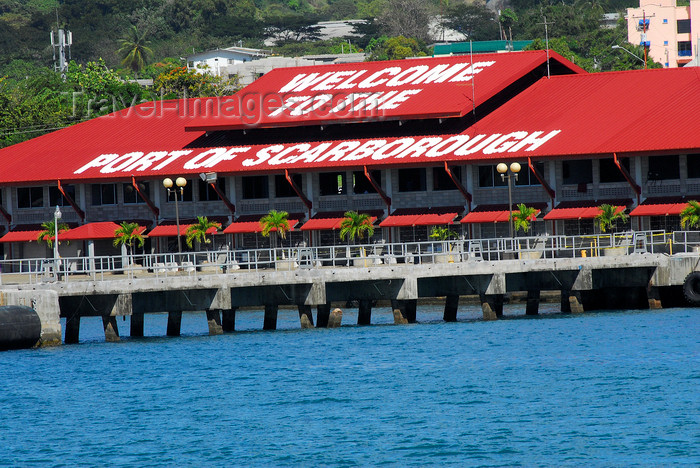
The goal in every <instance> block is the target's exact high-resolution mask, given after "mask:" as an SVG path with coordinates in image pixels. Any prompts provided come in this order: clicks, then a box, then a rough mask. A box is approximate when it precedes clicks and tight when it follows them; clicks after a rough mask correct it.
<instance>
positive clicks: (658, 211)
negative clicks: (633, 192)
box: [630, 203, 688, 216]
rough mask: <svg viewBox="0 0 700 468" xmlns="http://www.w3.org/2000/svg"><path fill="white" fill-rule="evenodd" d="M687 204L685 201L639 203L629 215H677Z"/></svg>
mask: <svg viewBox="0 0 700 468" xmlns="http://www.w3.org/2000/svg"><path fill="white" fill-rule="evenodd" d="M686 206H688V204H687V203H658V204H649V205H644V204H643V205H639V206H638V207H636V208H635V209H633V210H632V211H631V212H630V216H669V215H679V214H681V211H683V209H685V207H686Z"/></svg>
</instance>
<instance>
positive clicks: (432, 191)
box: [0, 51, 700, 258]
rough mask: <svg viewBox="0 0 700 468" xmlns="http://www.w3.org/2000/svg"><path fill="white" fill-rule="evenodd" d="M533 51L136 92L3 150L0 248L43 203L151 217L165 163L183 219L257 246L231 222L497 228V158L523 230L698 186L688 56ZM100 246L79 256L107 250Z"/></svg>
mask: <svg viewBox="0 0 700 468" xmlns="http://www.w3.org/2000/svg"><path fill="white" fill-rule="evenodd" d="M549 56H550V57H551V58H550V60H549V64H547V54H546V52H544V51H529V52H511V53H503V54H483V55H475V56H474V57H473V60H472V59H471V58H470V57H468V56H455V57H437V58H422V59H415V60H402V61H393V62H373V63H354V64H338V65H323V66H318V67H301V68H286V69H278V70H274V71H272V72H270V73H268V74H266V75H264V76H263V77H261V78H260V79H259V80H257V81H255V82H254V83H253V84H251V85H250V86H248V87H246V88H245V89H243V90H242V91H240V92H239V93H237V94H236V95H234V96H226V97H218V98H206V99H182V100H171V101H162V102H152V103H146V104H141V105H139V106H136V107H134V108H129V109H124V110H122V111H120V112H116V113H113V114H110V115H107V116H103V117H99V118H97V119H94V120H91V121H88V122H84V123H80V124H77V125H75V126H72V127H69V128H66V129H63V130H59V131H56V132H54V133H50V134H47V135H44V136H41V137H38V138H35V139H33V140H30V141H27V142H24V143H20V144H17V145H14V146H11V147H8V148H4V149H2V150H0V206H1V207H2V209H1V210H0V214H2V217H0V230H1V231H2V233H3V234H4V233H7V232H8V231H9V232H11V235H10V236H9V237H8V238H7V242H2V241H3V239H0V248H2V249H4V250H3V254H4V256H5V258H23V257H25V258H26V257H27V256H34V257H36V256H39V255H47V256H49V255H48V254H49V253H48V252H47V251H46V250H45V247H43V245H42V246H40V247H36V243H32V242H17V241H14V240H13V239H15V238H16V239H20V238H21V236H19V237H16V236H15V237H12V236H13V235H14V234H12V231H13V230H15V229H17V230H20V229H21V228H22V226H27V225H37V224H38V223H41V222H44V221H48V220H51V219H53V217H52V216H53V210H54V208H55V206H56V205H60V206H61V207H62V212H63V216H64V217H63V220H64V221H66V222H68V223H73V224H74V225H77V224H88V223H98V222H107V221H112V222H120V221H123V220H133V219H139V220H150V221H149V223H147V224H150V225H149V226H148V228H154V227H156V226H157V225H163V224H165V225H167V224H168V223H171V222H172V220H173V219H174V218H175V203H174V200H173V198H172V196H171V197H168V196H167V192H166V189H165V188H164V187H163V179H165V178H166V177H167V178H172V179H176V178H178V177H182V178H184V179H185V180H186V181H187V184H186V185H185V187H184V188H183V190H182V198H181V199H179V202H178V206H179V213H180V216H181V217H182V218H183V219H194V218H196V217H197V216H207V217H209V218H210V219H212V218H217V219H222V218H224V219H227V220H228V222H227V223H225V225H224V226H223V227H224V228H225V230H224V233H225V234H224V235H219V236H215V243H216V244H217V245H216V246H217V247H221V246H224V245H228V246H229V247H230V248H238V247H240V248H254V247H261V246H264V245H268V242H269V240H268V239H263V238H262V237H260V234H259V233H258V232H256V231H257V228H256V227H255V226H254V224H246V223H255V222H256V220H258V219H259V218H260V217H262V216H263V215H265V214H266V213H267V212H268V211H269V210H272V209H275V210H278V211H279V210H283V211H287V212H288V213H290V217H289V219H293V220H294V221H295V222H294V224H297V223H298V224H297V226H296V227H295V228H294V229H293V230H291V231H290V232H289V235H288V238H289V242H290V245H294V244H298V243H302V242H304V243H306V244H307V245H328V244H331V245H332V244H334V243H338V244H342V242H341V241H340V240H339V239H338V235H337V232H338V229H337V219H335V220H334V221H333V222H332V223H331V222H330V221H327V220H328V219H329V218H338V213H341V214H342V213H343V212H345V211H347V210H356V211H359V212H365V213H371V214H372V216H377V218H378V219H377V221H376V222H375V234H374V237H373V239H372V240H374V241H376V240H380V239H387V240H391V241H394V242H396V241H401V240H402V239H404V240H410V241H415V240H428V239H429V234H430V229H431V226H433V225H436V224H440V225H448V226H450V228H451V229H453V230H455V231H457V232H459V233H460V234H461V235H463V236H464V237H494V236H503V235H507V233H508V224H507V218H508V216H507V201H508V190H507V185H506V182H504V181H503V180H502V179H501V177H500V175H499V173H498V172H497V171H496V165H497V164H498V163H500V162H505V163H507V164H510V163H511V162H519V163H520V165H521V167H522V170H521V171H520V173H519V174H518V180H517V182H516V183H515V185H514V186H513V203H514V204H517V203H526V204H528V205H529V206H533V207H537V209H539V210H541V211H542V213H543V215H540V216H538V218H537V219H536V220H535V221H534V222H533V223H532V225H533V228H532V229H533V233H535V234H544V233H559V234H583V233H592V232H594V231H595V229H596V227H595V224H594V222H593V219H591V218H590V217H588V216H575V217H558V216H556V215H550V216H549V218H548V213H549V212H551V210H555V209H564V208H566V207H567V206H570V205H571V206H578V205H580V206H581V207H585V206H588V207H596V206H598V205H599V204H600V203H602V202H603V201H605V200H625V202H624V206H625V207H626V208H629V209H631V208H634V207H635V206H637V205H640V204H642V202H644V201H645V200H646V199H648V198H654V197H656V198H659V197H668V196H686V197H687V198H693V197H694V196H697V195H700V121H698V119H697V118H696V113H697V109H699V108H700V75H699V73H698V70H697V69H693V68H684V69H673V70H668V69H667V70H646V71H629V72H610V73H597V74H587V73H585V72H584V71H583V70H582V69H580V68H579V67H577V66H576V65H574V64H573V63H571V62H569V61H567V60H566V59H564V58H563V57H561V56H559V55H557V54H556V53H553V52H550V53H549ZM548 65H549V66H548ZM548 69H549V70H550V71H551V76H549V77H548V76H547V70H548ZM178 193H180V192H179V190H178ZM495 206H499V207H505V211H506V216H505V220H504V216H502V213H500V214H499V213H488V212H489V211H492V212H493V211H503V210H502V209H501V208H499V209H498V210H494V209H491V208H492V207H495ZM471 212H474V213H475V214H474V215H473V216H471V217H469V216H468V215H469V214H470V213H471ZM577 212H580V213H582V212H583V211H582V210H577ZM628 212H629V210H628ZM476 213H483V214H481V215H476ZM487 213H488V214H487ZM644 213H645V214H644V215H642V216H640V217H635V221H634V222H635V223H639V227H642V228H645V229H648V228H666V229H673V228H677V227H678V216H677V215H676V214H675V212H673V213H671V212H669V213H664V214H663V215H662V214H660V213H657V212H656V211H653V210H652V211H649V212H648V213H647V212H644ZM406 215H410V216H413V218H411V220H408V219H407V218H406ZM341 216H342V215H341ZM410 216H408V217H410ZM465 216H467V217H466V218H465ZM550 219H551V220H550ZM309 220H311V222H309ZM323 220H326V221H323ZM459 220H463V222H462V223H460V222H459ZM409 221H410V222H409ZM306 223H308V224H306ZM142 224H143V223H142ZM88 225H89V224H88ZM146 234H147V235H148V232H146ZM167 234H172V233H171V232H169V231H168V232H166V233H165V235H167ZM6 235H7V234H6ZM157 235H158V232H155V233H154V236H157ZM169 237H170V236H169ZM103 244H104V246H103V247H101V248H98V249H97V251H96V252H95V254H96V255H102V254H113V253H114V250H113V249H114V248H113V247H111V246H107V242H104V243H101V244H100V245H103ZM174 246H176V244H175V243H173V242H170V243H168V242H155V241H151V240H148V241H147V246H146V248H147V250H150V251H173V248H174ZM62 248H63V246H62Z"/></svg>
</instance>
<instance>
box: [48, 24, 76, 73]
mask: <svg viewBox="0 0 700 468" xmlns="http://www.w3.org/2000/svg"><path fill="white" fill-rule="evenodd" d="M72 44H73V33H71V32H70V31H68V30H64V29H62V28H61V29H59V30H58V32H57V33H56V34H55V36H54V32H53V31H51V47H53V62H54V69H55V70H56V71H57V72H60V73H61V78H62V79H63V81H66V70H68V62H67V61H66V49H67V50H68V59H70V46H71V45H72ZM56 52H58V64H56Z"/></svg>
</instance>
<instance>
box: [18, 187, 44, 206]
mask: <svg viewBox="0 0 700 468" xmlns="http://www.w3.org/2000/svg"><path fill="white" fill-rule="evenodd" d="M43 206H44V188H43V187H20V188H18V189H17V208H41V207H43Z"/></svg>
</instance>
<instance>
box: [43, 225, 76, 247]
mask: <svg viewBox="0 0 700 468" xmlns="http://www.w3.org/2000/svg"><path fill="white" fill-rule="evenodd" d="M41 227H42V228H43V229H44V230H43V231H41V232H40V233H39V235H38V236H37V238H36V240H37V242H41V241H45V242H46V245H48V246H49V248H52V247H53V240H54V239H55V238H56V221H55V220H51V221H46V222H45V223H41ZM67 230H68V225H67V224H66V223H61V222H59V223H58V233H59V234H61V233H62V232H65V231H67ZM58 241H59V244H60V243H61V239H59V240H58Z"/></svg>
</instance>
